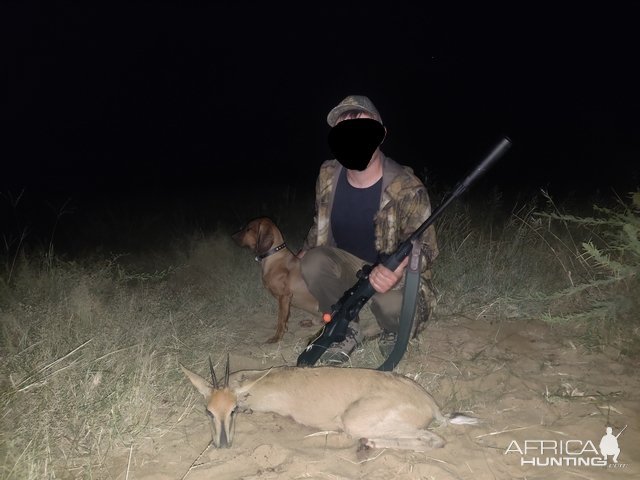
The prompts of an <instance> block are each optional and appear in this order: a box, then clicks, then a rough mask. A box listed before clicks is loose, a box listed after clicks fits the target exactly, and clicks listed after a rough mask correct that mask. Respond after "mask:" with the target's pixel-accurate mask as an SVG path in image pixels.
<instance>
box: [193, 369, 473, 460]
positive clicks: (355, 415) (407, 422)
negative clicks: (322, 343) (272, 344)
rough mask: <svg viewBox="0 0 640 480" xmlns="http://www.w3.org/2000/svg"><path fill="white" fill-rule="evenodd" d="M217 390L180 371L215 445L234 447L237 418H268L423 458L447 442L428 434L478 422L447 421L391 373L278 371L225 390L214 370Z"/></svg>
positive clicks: (242, 374) (236, 376) (235, 380)
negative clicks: (434, 425)
mask: <svg viewBox="0 0 640 480" xmlns="http://www.w3.org/2000/svg"><path fill="white" fill-rule="evenodd" d="M209 362H210V368H211V376H212V382H213V383H212V384H211V383H209V382H207V381H206V380H205V379H204V378H202V377H201V376H199V375H197V374H195V373H193V372H191V371H189V370H187V369H186V368H184V367H182V370H183V371H184V373H185V374H186V375H187V377H188V378H189V380H191V383H192V384H193V385H194V386H195V387H196V388H197V389H198V391H199V392H200V393H201V394H202V395H203V396H204V398H205V401H206V404H207V406H206V410H207V414H208V415H209V417H210V418H211V421H212V426H213V444H214V445H215V446H217V447H229V446H231V443H232V442H233V430H234V429H233V423H234V421H235V413H236V411H238V410H240V411H253V412H271V413H276V414H279V415H283V416H289V417H291V418H293V420H295V421H296V422H298V423H300V424H302V425H306V426H309V427H313V428H318V429H320V430H321V431H337V432H344V433H346V434H347V435H349V436H350V437H351V438H352V439H359V445H360V448H361V449H362V448H394V449H404V450H414V451H418V452H421V451H426V450H430V449H433V448H440V447H443V446H444V444H445V441H444V439H443V438H441V437H440V436H438V435H436V434H435V433H433V432H431V431H429V430H427V427H428V426H429V424H430V423H431V422H432V420H436V422H439V423H444V424H446V423H454V424H475V423H477V419H475V418H471V417H466V416H464V415H458V414H451V415H449V416H448V418H447V417H445V416H444V415H443V414H442V413H441V411H440V408H439V407H438V405H437V404H436V402H435V400H434V399H433V398H432V397H431V395H429V393H427V391H426V390H425V389H424V388H422V386H420V385H419V384H418V383H416V382H414V381H413V380H411V379H409V378H407V377H404V376H402V375H398V374H395V373H392V372H381V371H378V370H369V369H362V368H337V367H317V368H298V367H274V368H271V369H269V370H246V371H239V372H236V373H233V374H231V375H229V360H228V358H227V365H226V373H225V377H224V383H223V385H222V387H221V386H220V385H218V382H217V380H216V377H215V373H214V372H213V367H212V366H211V360H209Z"/></svg>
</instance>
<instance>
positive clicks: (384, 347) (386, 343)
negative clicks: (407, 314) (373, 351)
mask: <svg viewBox="0 0 640 480" xmlns="http://www.w3.org/2000/svg"><path fill="white" fill-rule="evenodd" d="M397 339H398V334H397V333H395V332H388V331H387V330H384V331H383V332H382V333H381V334H380V336H379V337H378V348H379V349H380V353H381V354H382V356H383V357H384V358H388V357H389V354H390V353H391V352H392V351H393V347H395V346H396V340H397Z"/></svg>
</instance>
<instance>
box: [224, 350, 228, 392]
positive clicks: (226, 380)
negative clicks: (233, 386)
mask: <svg viewBox="0 0 640 480" xmlns="http://www.w3.org/2000/svg"><path fill="white" fill-rule="evenodd" d="M223 388H229V352H227V366H226V367H224V387H223Z"/></svg>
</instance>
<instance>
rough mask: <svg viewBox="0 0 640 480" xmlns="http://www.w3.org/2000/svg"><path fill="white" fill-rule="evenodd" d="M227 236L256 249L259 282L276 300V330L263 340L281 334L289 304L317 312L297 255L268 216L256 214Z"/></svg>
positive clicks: (274, 339) (315, 303) (285, 325)
mask: <svg viewBox="0 0 640 480" xmlns="http://www.w3.org/2000/svg"><path fill="white" fill-rule="evenodd" d="M231 238H233V240H234V241H235V242H236V243H237V244H238V245H240V246H241V247H248V248H249V249H251V250H252V251H253V252H255V253H256V261H257V262H259V263H260V265H261V267H262V283H263V284H264V286H265V287H267V290H269V291H270V292H271V294H272V295H273V296H274V297H275V298H276V299H277V300H278V324H277V327H276V333H275V335H274V336H273V337H271V338H270V339H269V340H267V343H275V342H277V341H279V340H280V339H281V338H282V336H283V335H284V332H285V331H286V329H287V322H288V321H289V309H290V307H291V305H293V306H295V307H298V308H301V309H303V310H306V311H307V312H310V313H314V314H316V315H319V313H318V301H317V300H316V299H315V298H314V297H313V296H312V295H311V293H309V290H308V289H307V285H306V283H305V282H304V279H303V278H302V274H301V272H300V259H299V258H298V257H296V256H295V255H294V254H293V252H292V251H291V250H289V248H287V244H286V243H284V238H283V236H282V233H280V230H279V229H278V227H276V225H275V224H274V223H273V222H272V221H271V220H269V219H268V218H264V217H263V218H256V219H255V220H252V221H250V222H249V223H248V224H247V225H246V226H245V227H244V228H243V229H242V230H240V231H239V232H238V233H235V234H233V235H232V237H231Z"/></svg>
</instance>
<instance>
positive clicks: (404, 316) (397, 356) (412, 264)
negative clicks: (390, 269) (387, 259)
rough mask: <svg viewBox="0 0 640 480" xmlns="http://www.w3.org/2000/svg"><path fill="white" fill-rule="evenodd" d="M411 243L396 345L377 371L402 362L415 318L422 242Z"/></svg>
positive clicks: (414, 241)
mask: <svg viewBox="0 0 640 480" xmlns="http://www.w3.org/2000/svg"><path fill="white" fill-rule="evenodd" d="M411 243H412V247H411V256H410V257H409V263H408V265H407V270H406V274H405V282H404V295H403V297H402V309H401V310H400V325H399V327H398V335H397V336H396V344H395V345H394V347H393V350H392V351H391V353H390V354H389V357H388V358H387V359H386V360H385V362H384V363H383V364H382V365H380V366H379V367H378V370H382V371H385V372H389V371H391V370H393V369H394V368H396V365H398V364H399V363H400V360H402V357H403V356H404V352H405V351H406V350H407V344H408V343H409V338H410V337H411V330H412V326H413V320H414V318H415V316H416V305H417V304H418V292H419V290H420V251H421V248H420V246H421V243H422V242H421V241H420V240H419V239H416V240H413V241H412V242H411Z"/></svg>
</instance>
